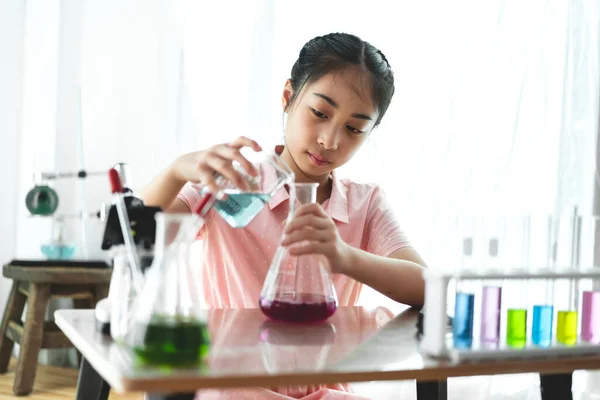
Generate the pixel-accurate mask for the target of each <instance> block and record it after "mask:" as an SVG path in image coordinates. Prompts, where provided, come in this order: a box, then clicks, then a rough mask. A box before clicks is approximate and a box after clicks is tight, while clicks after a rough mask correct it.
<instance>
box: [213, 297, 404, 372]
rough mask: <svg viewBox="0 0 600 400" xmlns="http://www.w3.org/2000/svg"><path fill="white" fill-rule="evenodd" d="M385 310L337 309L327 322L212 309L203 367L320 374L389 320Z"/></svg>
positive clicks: (391, 315) (249, 310) (215, 369)
mask: <svg viewBox="0 0 600 400" xmlns="http://www.w3.org/2000/svg"><path fill="white" fill-rule="evenodd" d="M393 316H394V315H393V313H392V312H391V311H389V310H388V309H386V308H382V307H380V308H376V309H373V310H368V309H365V308H363V307H341V308H339V309H338V310H337V312H336V313H335V314H334V315H333V316H332V317H331V318H330V319H329V320H328V321H326V322H323V323H318V324H310V325H306V324H291V323H286V322H278V321H273V320H269V319H268V318H266V317H264V316H263V314H262V313H261V311H260V310H259V309H238V310H232V309H228V310H212V311H211V312H210V313H209V317H208V323H209V330H210V332H211V337H212V346H211V351H210V355H209V357H208V360H207V365H208V367H209V369H210V371H211V375H212V374H213V373H216V374H219V375H221V374H236V375H237V374H261V373H265V372H266V373H269V374H273V373H285V372H291V371H307V372H308V371H318V370H322V369H323V368H325V367H326V366H327V365H332V364H335V363H336V362H337V361H339V360H341V359H342V358H343V357H344V356H346V355H348V354H349V353H351V352H352V350H354V349H355V348H356V347H357V346H358V345H359V344H361V343H363V342H364V341H365V340H366V339H368V338H369V337H371V336H372V335H373V334H374V333H375V332H376V331H377V330H378V329H379V328H381V327H382V326H383V325H385V324H386V323H387V322H388V321H390V320H391V319H392V318H393Z"/></svg>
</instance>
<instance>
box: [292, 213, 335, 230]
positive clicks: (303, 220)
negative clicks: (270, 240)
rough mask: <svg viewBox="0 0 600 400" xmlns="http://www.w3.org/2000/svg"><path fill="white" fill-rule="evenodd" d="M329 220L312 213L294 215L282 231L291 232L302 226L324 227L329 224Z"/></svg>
mask: <svg viewBox="0 0 600 400" xmlns="http://www.w3.org/2000/svg"><path fill="white" fill-rule="evenodd" d="M330 224H331V222H330V221H329V220H328V219H327V218H323V217H318V216H316V215H314V214H305V215H301V216H296V217H294V219H292V220H291V221H290V223H289V224H287V225H286V227H285V230H284V233H292V232H294V231H296V230H298V229H302V228H304V227H311V228H314V229H326V228H328V227H329V226H330Z"/></svg>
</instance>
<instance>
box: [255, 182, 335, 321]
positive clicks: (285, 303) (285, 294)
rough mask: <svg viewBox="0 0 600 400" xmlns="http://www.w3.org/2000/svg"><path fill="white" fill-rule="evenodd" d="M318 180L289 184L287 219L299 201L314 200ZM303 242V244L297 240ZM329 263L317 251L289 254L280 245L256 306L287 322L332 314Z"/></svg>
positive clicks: (324, 318)
mask: <svg viewBox="0 0 600 400" xmlns="http://www.w3.org/2000/svg"><path fill="white" fill-rule="evenodd" d="M318 186H319V184H318V183H295V184H294V185H292V186H290V210H289V214H288V221H289V220H290V219H291V217H292V216H293V214H294V212H295V199H297V200H298V201H299V202H300V204H309V203H315V202H316V200H317V187H318ZM300 246H302V244H300ZM329 271H330V269H329V265H328V262H327V260H326V259H325V257H323V256H322V255H320V254H308V255H302V256H293V255H290V253H289V252H288V249H287V248H285V247H283V246H281V245H280V246H279V247H278V248H277V251H276V252H275V257H274V258H273V261H272V263H271V266H270V268H269V272H268V273H267V277H266V278H265V283H264V285H263V288H262V292H261V294H260V299H259V306H260V309H261V310H262V312H263V313H264V314H265V315H266V316H268V317H269V318H272V319H275V320H282V321H290V322H318V321H324V320H326V319H327V318H329V317H331V316H332V315H333V314H334V313H335V310H336V309H337V304H338V301H337V294H336V292H335V287H334V286H333V282H332V280H331V275H330V273H329Z"/></svg>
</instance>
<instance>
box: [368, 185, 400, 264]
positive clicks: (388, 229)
mask: <svg viewBox="0 0 600 400" xmlns="http://www.w3.org/2000/svg"><path fill="white" fill-rule="evenodd" d="M365 234H366V236H367V248H366V250H367V251H368V252H369V253H372V254H375V255H378V256H383V257H388V256H389V255H390V254H392V253H393V252H394V251H396V250H399V249H401V248H403V247H409V246H411V244H410V242H409V241H408V238H407V237H406V234H405V233H404V231H403V230H402V228H400V224H399V223H398V220H397V219H396V216H395V215H394V212H393V210H392V207H391V206H390V204H389V203H388V201H387V198H386V196H385V193H384V192H383V190H382V189H381V188H380V187H378V186H377V187H376V188H375V190H374V192H373V196H372V198H371V204H370V205H369V211H368V213H367V227H366V231H365Z"/></svg>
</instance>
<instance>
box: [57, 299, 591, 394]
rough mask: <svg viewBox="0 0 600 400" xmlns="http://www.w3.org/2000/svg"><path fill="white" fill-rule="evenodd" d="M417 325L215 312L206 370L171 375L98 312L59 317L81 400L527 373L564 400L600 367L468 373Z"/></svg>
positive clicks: (345, 314) (381, 317) (421, 385)
mask: <svg viewBox="0 0 600 400" xmlns="http://www.w3.org/2000/svg"><path fill="white" fill-rule="evenodd" d="M416 319H417V313H416V312H415V311H412V310H408V311H405V312H403V313H401V314H399V315H398V316H396V317H393V315H392V314H391V312H389V310H387V309H383V308H378V309H375V310H367V309H365V308H362V307H347V308H340V309H338V311H337V312H336V314H335V315H334V316H333V317H332V318H331V319H330V320H329V324H327V325H323V326H319V327H314V326H312V327H311V326H308V327H307V326H298V325H286V324H277V323H273V322H270V321H267V320H266V318H265V317H264V316H263V315H262V314H261V312H260V310H258V309H241V310H213V311H211V312H210V313H209V328H210V331H211V336H212V340H213V343H212V348H211V354H210V356H209V358H208V360H207V362H206V364H205V365H204V366H203V367H202V368H196V369H177V370H172V371H165V370H159V369H153V368H148V367H139V366H135V365H134V362H133V357H132V355H131V353H130V352H129V351H128V350H127V349H125V348H123V347H121V346H118V345H116V344H115V343H114V342H113V341H112V340H111V339H110V338H109V337H107V336H103V335H101V334H100V333H98V332H96V331H95V329H94V314H93V311H89V310H58V311H56V313H55V321H56V324H57V325H58V326H59V327H60V329H62V330H63V332H64V333H65V334H66V336H67V337H68V338H69V339H70V340H71V342H72V343H73V345H75V347H77V348H78V349H79V351H80V352H81V353H82V355H83V357H84V360H83V362H82V365H81V371H80V376H79V382H78V395H77V399H86V400H89V399H98V400H106V399H107V398H108V392H109V390H110V388H112V389H114V390H116V391H117V392H131V391H143V392H147V393H150V394H149V398H150V399H191V398H193V392H194V391H196V390H201V389H206V388H227V387H258V386H267V387H269V386H278V385H291V384H327V383H336V382H359V381H378V380H406V379H416V380H417V397H418V398H419V399H430V398H440V399H441V398H445V397H446V384H445V382H446V378H448V377H456V376H471V375H492V374H512V373H525V372H540V373H544V374H552V375H544V376H543V379H542V386H543V392H545V393H544V395H543V398H544V399H551V398H556V399H564V398H566V397H564V396H567V395H568V396H570V374H571V372H573V371H574V370H577V369H598V368H600V358H597V357H594V358H571V359H561V360H552V359H541V360H540V359H538V360H520V361H501V362H500V361H498V362H478V363H469V364H456V363H452V362H449V361H444V360H434V359H430V358H426V357H425V358H424V357H422V356H421V354H420V353H419V352H418V341H417V340H416V335H415V334H416V328H415V323H416ZM549 377H550V378H551V379H548V378H549ZM544 378H545V379H544ZM567 386H568V387H567ZM173 393H179V394H173Z"/></svg>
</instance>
